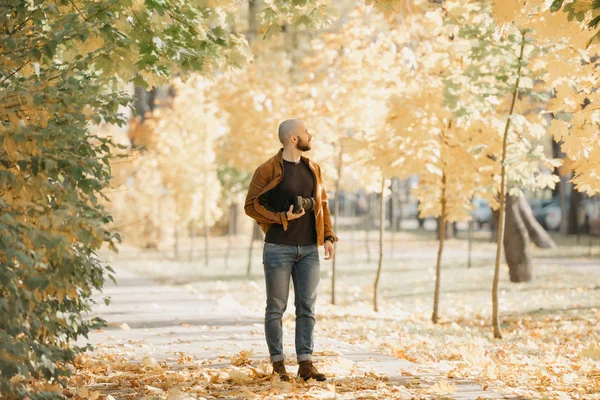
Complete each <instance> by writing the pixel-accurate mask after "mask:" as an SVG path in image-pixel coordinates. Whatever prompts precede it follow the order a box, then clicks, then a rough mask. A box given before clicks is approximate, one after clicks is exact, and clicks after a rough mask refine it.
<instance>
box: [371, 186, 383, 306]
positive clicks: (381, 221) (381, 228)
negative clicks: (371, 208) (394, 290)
mask: <svg viewBox="0 0 600 400" xmlns="http://www.w3.org/2000/svg"><path fill="white" fill-rule="evenodd" d="M384 192H385V178H383V176H382V177H381V200H380V205H381V209H380V214H379V266H378V267H377V275H376V277H375V287H374V291H373V310H375V312H377V311H379V309H378V307H377V288H378V287H379V277H380V276H381V267H382V265H383V232H384V230H385V229H384V225H385V202H384V198H385V196H384Z"/></svg>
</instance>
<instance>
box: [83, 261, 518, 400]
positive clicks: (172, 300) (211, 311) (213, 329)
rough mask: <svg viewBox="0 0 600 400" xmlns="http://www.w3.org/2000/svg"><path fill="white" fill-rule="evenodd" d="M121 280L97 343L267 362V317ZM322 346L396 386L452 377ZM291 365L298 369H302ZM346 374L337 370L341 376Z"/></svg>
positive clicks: (169, 354)
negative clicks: (246, 355)
mask: <svg viewBox="0 0 600 400" xmlns="http://www.w3.org/2000/svg"><path fill="white" fill-rule="evenodd" d="M116 277H117V281H118V284H117V285H115V284H114V283H112V282H108V283H107V286H106V287H105V290H104V295H106V296H109V297H111V299H112V301H111V304H110V305H109V306H105V305H104V302H99V305H98V306H97V309H96V312H97V314H98V315H99V316H101V317H102V318H104V319H105V320H106V321H107V322H108V324H109V326H108V327H107V328H104V329H103V330H102V331H100V332H93V333H91V334H90V342H91V343H92V344H100V343H101V344H102V349H103V350H104V351H114V352H120V353H127V354H128V355H129V356H130V357H131V358H132V360H136V359H138V357H139V360H140V362H141V360H143V358H144V357H146V356H150V357H153V358H155V359H156V360H158V361H166V362H167V363H170V364H175V363H176V359H177V358H178V357H179V355H180V354H181V353H185V354H188V355H190V356H193V357H195V358H197V359H201V360H215V363H213V364H212V365H211V367H212V368H214V367H225V366H228V365H229V363H228V362H223V360H225V359H224V357H223V356H227V357H230V356H233V355H234V354H237V353H239V352H240V351H241V350H250V349H252V351H253V356H252V358H253V359H260V360H266V359H268V353H267V348H266V344H265V341H264V334H263V320H262V319H263V317H262V315H243V314H240V313H239V309H232V308H231V307H228V306H227V304H219V303H214V302H210V301H207V300H205V299H204V296H203V295H202V294H201V293H194V291H193V290H188V289H186V287H185V286H167V285H161V284H158V283H156V282H153V281H151V280H149V279H146V278H144V277H141V276H137V275H134V274H132V273H130V272H127V271H125V270H122V269H117V275H116ZM100 299H101V297H99V300H100ZM100 304H101V305H100ZM288 312H290V310H288ZM284 343H285V350H286V354H287V355H288V359H289V360H290V361H292V364H293V360H292V359H293V357H294V350H293V332H286V334H285V337H284ZM315 345H316V346H315V347H316V349H318V350H319V351H317V352H316V353H315V359H316V361H317V362H318V361H319V360H326V359H327V358H328V357H336V358H337V359H338V360H340V359H341V360H346V361H347V362H348V363H349V364H351V365H352V369H353V370H355V371H356V369H357V368H359V369H361V370H364V371H371V372H374V373H376V374H384V375H386V376H387V377H388V378H389V383H390V384H392V385H408V384H411V385H414V384H418V385H421V386H422V387H424V388H426V387H428V386H431V385H433V384H434V383H435V382H439V380H440V378H441V377H445V376H446V374H445V373H444V368H443V365H440V366H439V368H437V369H432V368H431V367H428V368H423V367H421V366H419V365H416V364H414V363H411V362H409V361H407V360H402V359H398V358H395V357H392V356H388V355H383V354H378V353H376V352H373V351H370V350H369V349H366V348H357V347H356V346H354V345H353V346H351V345H349V344H347V343H344V342H340V341H338V340H335V339H333V338H326V337H317V338H316V343H315ZM216 360H220V361H219V362H217V361H216ZM175 367H176V365H175ZM289 370H291V372H292V373H295V372H296V367H295V366H291V368H289ZM403 373H404V374H403ZM343 378H344V377H343V376H339V375H336V376H335V378H334V379H336V380H337V379H343ZM454 384H455V385H456V392H455V393H453V395H452V396H445V397H444V398H454V399H473V400H475V399H506V398H510V397H505V396H502V395H499V394H497V393H494V392H491V391H489V390H483V389H482V387H481V386H480V385H478V384H476V383H473V382H469V381H461V380H455V381H454ZM424 398H427V397H424Z"/></svg>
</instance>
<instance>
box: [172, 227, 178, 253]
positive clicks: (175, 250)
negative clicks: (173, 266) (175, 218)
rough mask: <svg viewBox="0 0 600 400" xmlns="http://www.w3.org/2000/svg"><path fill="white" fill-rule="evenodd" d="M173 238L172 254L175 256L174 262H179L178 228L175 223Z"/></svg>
mask: <svg viewBox="0 0 600 400" xmlns="http://www.w3.org/2000/svg"><path fill="white" fill-rule="evenodd" d="M173 237H174V239H175V241H174V243H173V254H174V256H175V260H179V228H178V227H177V223H175V229H174V231H173Z"/></svg>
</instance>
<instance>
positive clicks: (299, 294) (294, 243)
mask: <svg viewBox="0 0 600 400" xmlns="http://www.w3.org/2000/svg"><path fill="white" fill-rule="evenodd" d="M279 140H280V141H281V144H283V148H282V149H281V150H279V152H278V153H277V154H276V155H275V156H274V157H272V158H270V159H269V160H268V161H266V162H265V163H263V164H262V165H260V166H259V167H258V168H257V169H256V172H255V173H254V176H253V177H252V182H250V188H249V189H248V195H247V196H246V202H245V205H244V209H245V210H246V214H247V215H249V216H250V217H252V218H253V219H255V220H256V222H257V223H258V224H259V225H260V227H261V228H262V230H263V232H265V235H266V236H265V247H264V251H263V264H264V270H265V282H266V288H267V307H266V310H265V336H266V339H267V346H268V348H269V354H270V356H271V362H272V363H273V372H274V373H277V374H279V377H280V378H281V380H284V381H288V380H289V379H290V377H289V375H288V374H287V372H286V369H285V365H284V360H285V355H284V353H283V342H282V336H283V329H282V323H281V319H282V317H283V313H284V312H285V309H286V307H287V302H288V294H289V287H290V278H291V279H292V281H293V283H294V294H295V302H294V304H295V307H296V357H297V359H298V365H299V368H298V376H299V377H300V378H302V379H304V380H308V379H311V378H312V379H316V380H318V381H324V380H326V379H327V378H326V377H325V375H324V374H322V373H320V372H319V371H318V370H317V369H316V368H315V366H314V365H313V363H312V353H313V330H314V326H315V302H316V299H317V287H318V284H319V278H320V269H319V251H318V246H320V245H324V246H325V260H331V259H332V258H333V254H334V242H336V241H337V237H336V236H335V234H334V233H333V230H332V229H331V217H330V213H329V204H328V202H327V194H326V193H325V189H324V188H323V180H322V176H321V168H320V167H319V165H317V164H316V163H315V162H314V161H311V160H309V159H308V158H306V157H303V156H302V153H303V152H305V151H309V150H310V148H311V147H310V144H311V140H312V135H311V134H310V133H309V132H308V129H306V126H305V125H304V123H303V122H302V121H300V120H296V119H291V120H287V121H284V122H282V123H281V125H279Z"/></svg>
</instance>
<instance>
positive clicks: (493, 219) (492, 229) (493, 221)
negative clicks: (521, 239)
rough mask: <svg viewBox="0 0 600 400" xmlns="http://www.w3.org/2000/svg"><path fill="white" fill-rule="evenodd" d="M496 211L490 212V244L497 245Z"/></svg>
mask: <svg viewBox="0 0 600 400" xmlns="http://www.w3.org/2000/svg"><path fill="white" fill-rule="evenodd" d="M499 214H500V213H499V212H498V210H492V217H491V219H490V232H491V235H490V243H498V219H499Z"/></svg>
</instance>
